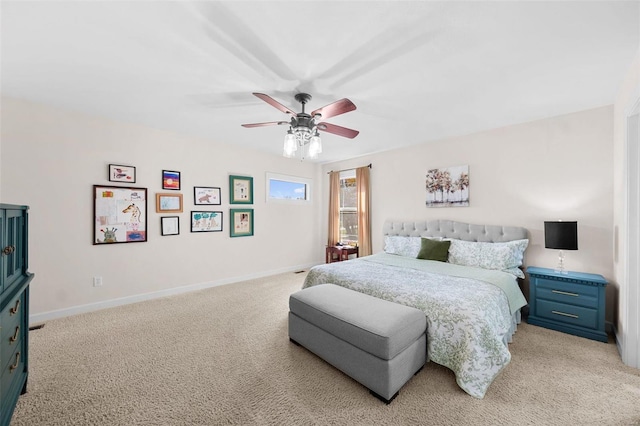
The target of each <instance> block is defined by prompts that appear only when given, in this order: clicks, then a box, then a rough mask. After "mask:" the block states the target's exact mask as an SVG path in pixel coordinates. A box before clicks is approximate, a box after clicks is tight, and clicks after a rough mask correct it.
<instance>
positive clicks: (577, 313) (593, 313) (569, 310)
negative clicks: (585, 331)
mask: <svg viewBox="0 0 640 426" xmlns="http://www.w3.org/2000/svg"><path fill="white" fill-rule="evenodd" d="M535 315H536V316H537V317H540V318H547V319H550V320H553V321H555V322H562V323H565V324H571V325H577V326H580V327H587V328H594V329H595V328H596V327H597V326H598V310H597V309H589V308H584V307H582V306H574V305H567V304H566V303H558V302H553V301H549V300H542V299H538V300H537V301H536V312H535Z"/></svg>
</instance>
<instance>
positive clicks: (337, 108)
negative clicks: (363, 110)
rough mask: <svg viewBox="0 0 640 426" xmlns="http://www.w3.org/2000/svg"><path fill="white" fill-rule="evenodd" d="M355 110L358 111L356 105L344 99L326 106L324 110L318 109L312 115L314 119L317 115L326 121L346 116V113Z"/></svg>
mask: <svg viewBox="0 0 640 426" xmlns="http://www.w3.org/2000/svg"><path fill="white" fill-rule="evenodd" d="M354 109H356V106H355V105H354V103H353V102H351V101H350V100H349V99H347V98H344V99H340V100H339V101H335V102H333V103H330V104H329V105H325V106H323V107H322V108H318V109H317V110H315V111H313V112H312V113H311V116H312V117H314V116H315V115H316V114H319V115H321V116H322V118H323V119H326V118H331V117H335V116H336V115H340V114H344V113H345V112H349V111H353V110H354Z"/></svg>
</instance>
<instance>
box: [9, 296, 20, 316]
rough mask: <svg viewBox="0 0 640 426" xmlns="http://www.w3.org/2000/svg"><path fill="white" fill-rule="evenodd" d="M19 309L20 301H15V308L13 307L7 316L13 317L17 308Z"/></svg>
mask: <svg viewBox="0 0 640 426" xmlns="http://www.w3.org/2000/svg"><path fill="white" fill-rule="evenodd" d="M19 307H20V299H18V300H16V306H14V307H13V308H11V309H9V314H10V315H15V314H17V313H18V308H19Z"/></svg>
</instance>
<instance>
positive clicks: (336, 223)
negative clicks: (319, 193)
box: [327, 172, 340, 246]
mask: <svg viewBox="0 0 640 426" xmlns="http://www.w3.org/2000/svg"><path fill="white" fill-rule="evenodd" d="M338 242H340V172H331V173H329V238H328V239H327V245H329V246H335V245H336V244H337V243H338Z"/></svg>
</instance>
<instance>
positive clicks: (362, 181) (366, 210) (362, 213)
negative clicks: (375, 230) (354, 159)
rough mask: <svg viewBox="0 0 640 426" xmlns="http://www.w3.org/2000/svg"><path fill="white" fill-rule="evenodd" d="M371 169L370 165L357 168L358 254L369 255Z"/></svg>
mask: <svg viewBox="0 0 640 426" xmlns="http://www.w3.org/2000/svg"><path fill="white" fill-rule="evenodd" d="M369 170H370V168H369V166H365V167H359V168H357V169H356V191H357V193H358V246H359V249H358V256H368V255H370V254H371V200H370V197H369Z"/></svg>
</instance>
